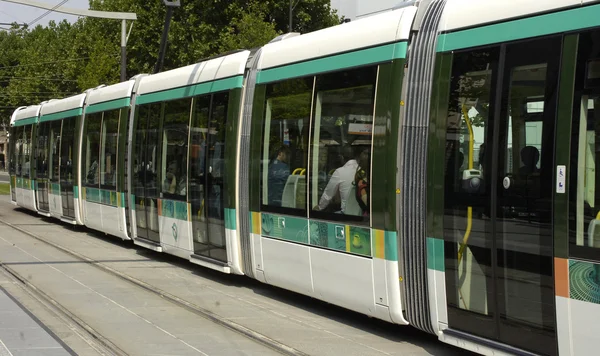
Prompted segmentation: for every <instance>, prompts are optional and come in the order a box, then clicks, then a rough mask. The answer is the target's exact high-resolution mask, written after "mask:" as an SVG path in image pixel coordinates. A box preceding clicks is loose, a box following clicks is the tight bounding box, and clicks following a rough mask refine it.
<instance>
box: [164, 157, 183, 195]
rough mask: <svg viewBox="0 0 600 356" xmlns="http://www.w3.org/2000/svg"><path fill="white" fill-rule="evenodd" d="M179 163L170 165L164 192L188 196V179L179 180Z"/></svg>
mask: <svg viewBox="0 0 600 356" xmlns="http://www.w3.org/2000/svg"><path fill="white" fill-rule="evenodd" d="M178 173H179V172H178V169H177V162H175V161H172V162H171V163H169V166H168V168H167V173H166V175H165V180H164V182H163V192H164V193H169V194H177V195H186V184H185V183H186V177H185V176H183V177H181V178H180V179H179V181H178V180H177V174H178Z"/></svg>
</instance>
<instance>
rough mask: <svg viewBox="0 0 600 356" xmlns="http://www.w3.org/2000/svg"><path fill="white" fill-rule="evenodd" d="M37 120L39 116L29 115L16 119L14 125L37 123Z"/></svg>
mask: <svg viewBox="0 0 600 356" xmlns="http://www.w3.org/2000/svg"><path fill="white" fill-rule="evenodd" d="M36 122H37V116H33V117H28V118H26V119H21V120H17V121H15V123H14V125H13V126H15V127H16V126H25V125H31V124H35V123H36Z"/></svg>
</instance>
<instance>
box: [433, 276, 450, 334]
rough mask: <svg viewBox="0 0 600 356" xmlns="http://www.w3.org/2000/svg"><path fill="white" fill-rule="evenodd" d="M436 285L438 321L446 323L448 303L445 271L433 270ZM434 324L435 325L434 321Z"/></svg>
mask: <svg viewBox="0 0 600 356" xmlns="http://www.w3.org/2000/svg"><path fill="white" fill-rule="evenodd" d="M434 274H435V285H436V295H437V298H436V302H437V312H438V321H440V322H442V323H444V324H448V305H447V303H446V275H445V272H440V271H434ZM434 325H437V323H435V324H434Z"/></svg>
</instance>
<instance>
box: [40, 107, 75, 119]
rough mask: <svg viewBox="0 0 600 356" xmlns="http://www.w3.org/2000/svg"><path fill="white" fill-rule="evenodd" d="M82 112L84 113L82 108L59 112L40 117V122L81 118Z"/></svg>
mask: <svg viewBox="0 0 600 356" xmlns="http://www.w3.org/2000/svg"><path fill="white" fill-rule="evenodd" d="M82 111H83V109H82V108H75V109H71V110H65V111H61V112H57V113H54V114H48V115H42V117H40V122H46V121H54V120H60V119H64V118H68V117H73V116H79V115H81V113H82Z"/></svg>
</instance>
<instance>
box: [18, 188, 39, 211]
mask: <svg viewBox="0 0 600 356" xmlns="http://www.w3.org/2000/svg"><path fill="white" fill-rule="evenodd" d="M22 198H23V200H22V202H23V207H24V208H27V209H29V210H32V211H37V207H36V205H35V192H34V191H33V190H30V189H23V196H22Z"/></svg>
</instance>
